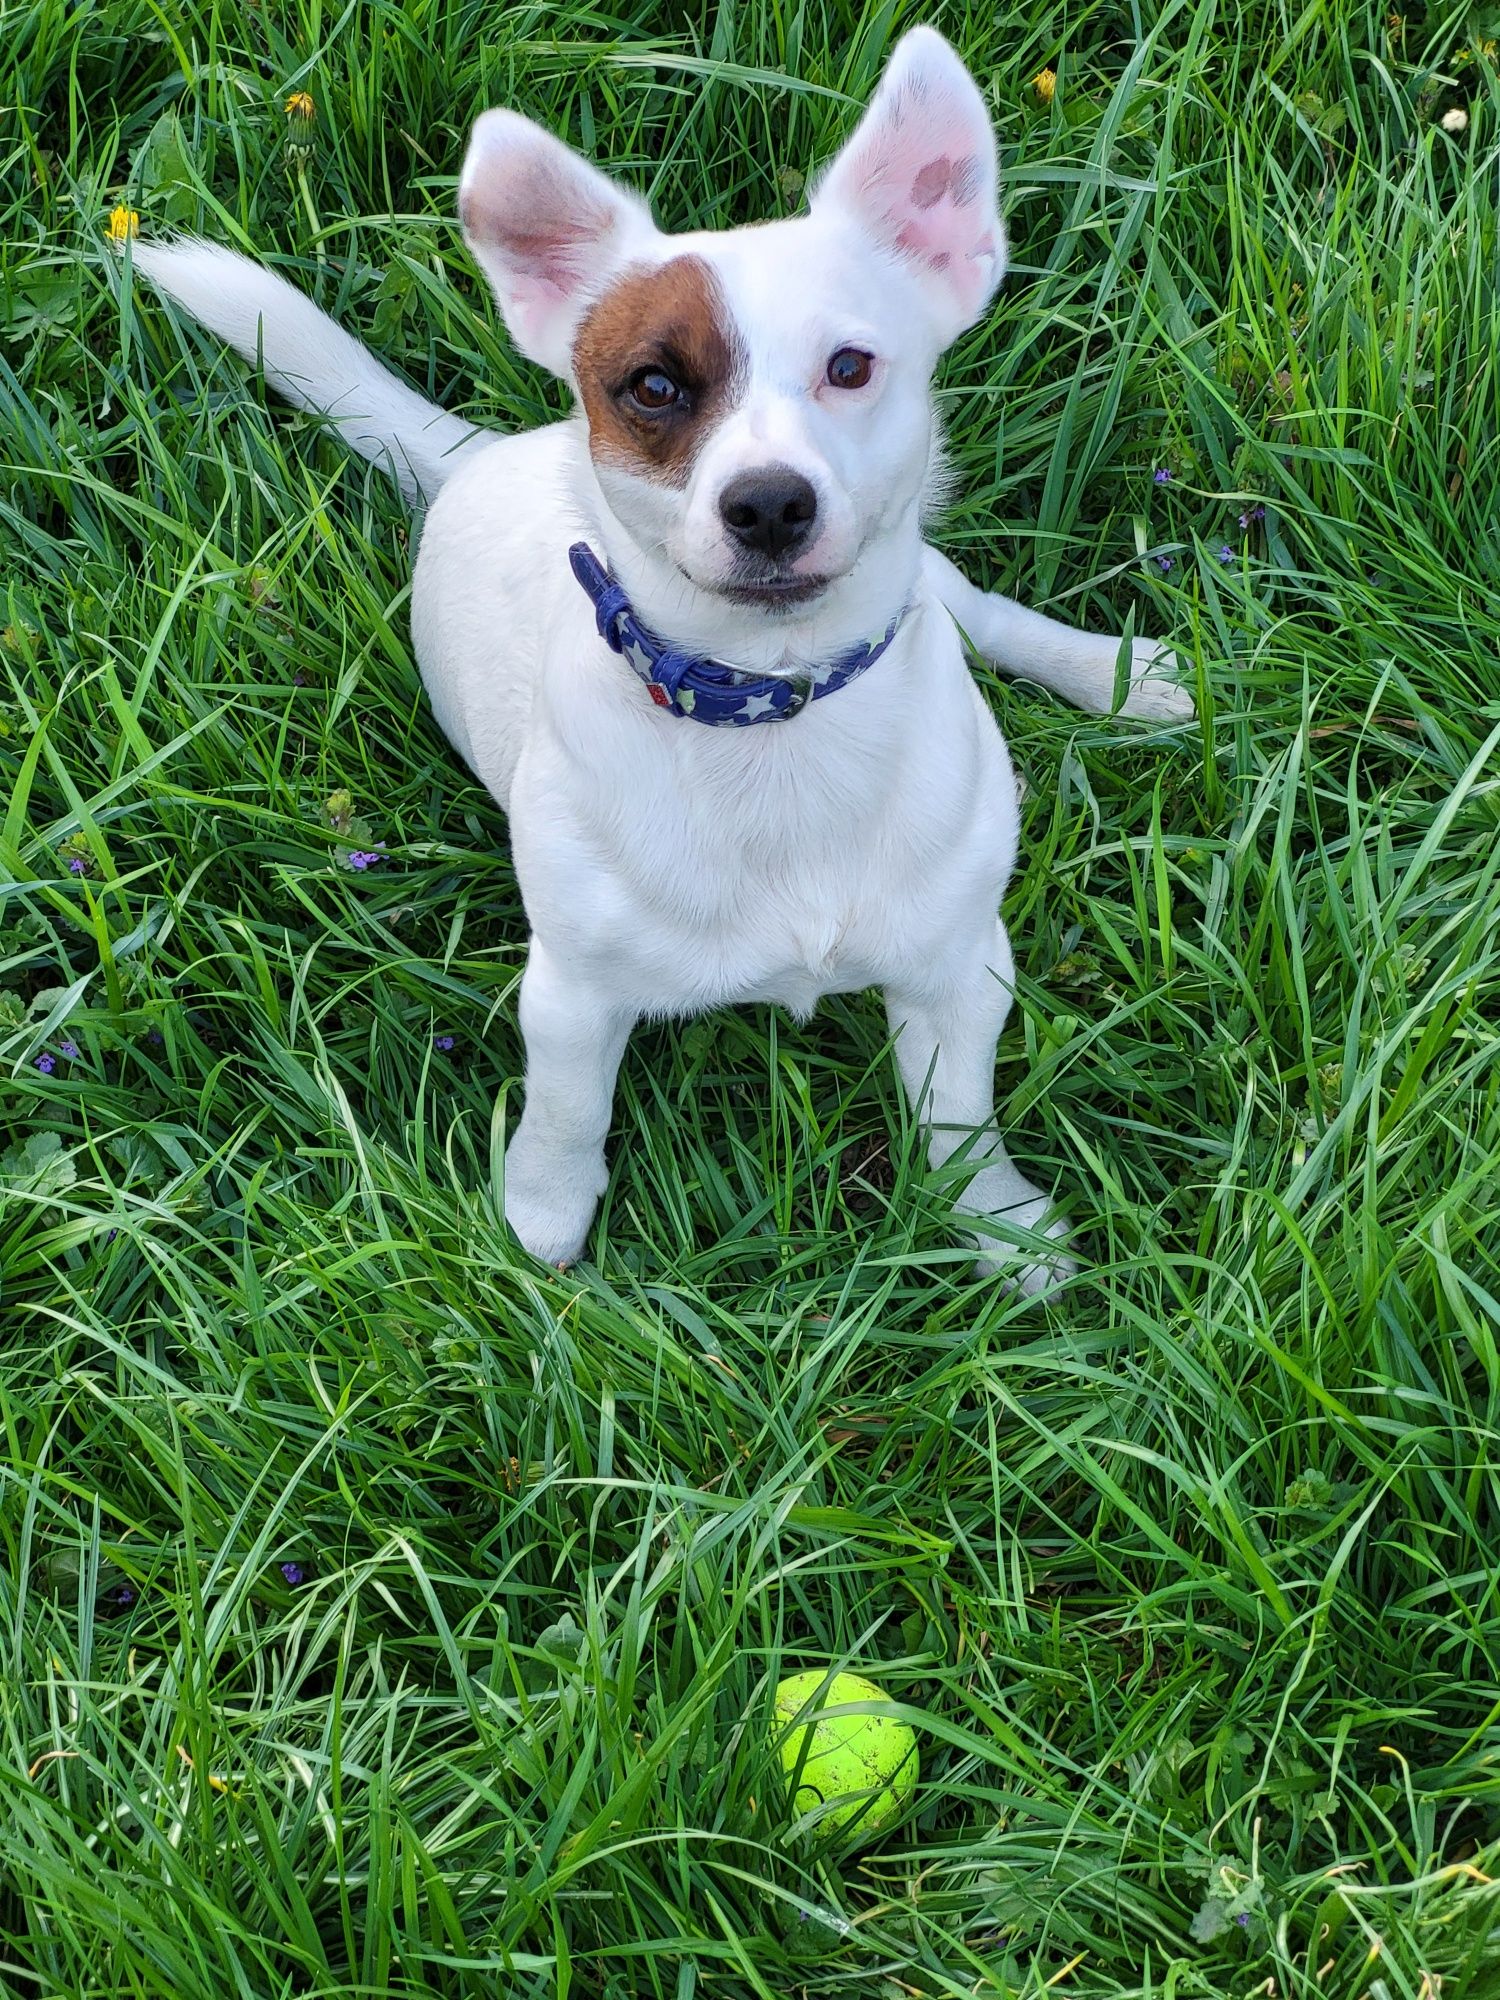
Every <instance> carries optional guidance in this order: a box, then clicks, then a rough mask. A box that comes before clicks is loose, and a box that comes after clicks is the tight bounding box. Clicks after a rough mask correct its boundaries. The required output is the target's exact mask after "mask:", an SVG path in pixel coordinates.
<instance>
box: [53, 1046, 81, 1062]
mask: <svg viewBox="0 0 1500 2000" xmlns="http://www.w3.org/2000/svg"><path fill="white" fill-rule="evenodd" d="M57 1046H58V1049H59V1050H60V1052H61V1053H62V1054H63V1055H65V1056H66V1057H67V1059H68V1061H69V1062H77V1060H78V1044H77V1042H59V1043H58V1045H57Z"/></svg>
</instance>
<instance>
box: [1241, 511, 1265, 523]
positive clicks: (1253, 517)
mask: <svg viewBox="0 0 1500 2000" xmlns="http://www.w3.org/2000/svg"><path fill="white" fill-rule="evenodd" d="M1265 518H1266V510H1265V508H1264V507H1247V508H1246V509H1245V511H1244V513H1243V514H1241V516H1240V526H1241V527H1242V528H1248V527H1250V526H1252V525H1253V523H1255V522H1256V521H1263V520H1264V519H1265Z"/></svg>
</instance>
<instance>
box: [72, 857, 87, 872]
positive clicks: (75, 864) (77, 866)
mask: <svg viewBox="0 0 1500 2000" xmlns="http://www.w3.org/2000/svg"><path fill="white" fill-rule="evenodd" d="M88 872H89V864H88V863H87V862H86V861H85V860H84V858H83V856H82V855H81V854H75V855H74V856H73V859H72V860H71V861H70V862H69V863H68V873H69V874H70V875H87V873H88Z"/></svg>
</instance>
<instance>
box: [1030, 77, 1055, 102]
mask: <svg viewBox="0 0 1500 2000" xmlns="http://www.w3.org/2000/svg"><path fill="white" fill-rule="evenodd" d="M1031 87H1032V89H1033V90H1034V91H1035V92H1036V94H1037V101H1038V103H1041V104H1050V103H1051V102H1052V99H1053V96H1054V95H1055V94H1056V91H1057V71H1056V70H1055V69H1042V70H1038V71H1037V73H1036V75H1035V76H1034V77H1033V78H1032V79H1031Z"/></svg>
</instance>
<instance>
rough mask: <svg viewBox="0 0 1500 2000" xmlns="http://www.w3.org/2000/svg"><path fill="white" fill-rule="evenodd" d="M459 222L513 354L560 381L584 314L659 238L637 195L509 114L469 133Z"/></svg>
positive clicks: (490, 117)
mask: <svg viewBox="0 0 1500 2000" xmlns="http://www.w3.org/2000/svg"><path fill="white" fill-rule="evenodd" d="M458 212H459V216H460V218H461V220H462V222H463V227H464V236H465V238H466V239H467V241H468V245H469V248H470V250H472V251H473V253H474V257H475V260H476V261H477V262H478V264H479V266H480V268H481V269H482V270H483V271H484V273H485V276H486V277H487V278H488V279H489V281H490V283H491V285H492V286H493V287H494V290H495V297H496V299H497V300H498V301H499V305H500V311H501V313H502V314H503V315H504V318H505V324H506V325H507V326H508V327H509V328H510V332H511V337H512V339H513V340H514V341H515V343H516V345H517V347H519V348H520V349H521V352H522V353H523V354H528V355H530V357H531V359H532V360H533V361H540V362H541V364H542V365H543V367H545V368H550V369H551V370H552V372H553V373H554V374H555V375H561V376H564V377H569V376H570V375H571V366H572V352H573V337H574V335H575V334H576V333H577V331H578V325H579V322H580V320H581V319H582V318H583V315H584V313H585V311H586V310H587V308H588V306H589V305H590V303H591V302H592V301H593V300H594V299H596V298H597V297H598V296H599V294H600V293H601V292H602V291H604V290H605V289H606V288H607V286H608V285H609V283H610V281H611V279H612V278H613V277H614V276H615V275H616V273H617V272H618V271H619V270H620V269H621V268H622V266H624V265H625V264H627V263H629V262H630V261H631V260H632V259H633V258H634V257H636V256H638V255H639V254H641V253H642V252H643V251H645V250H646V249H647V247H648V246H649V245H650V243H651V241H652V240H653V239H654V237H655V236H656V233H657V232H656V226H655V224H654V223H653V222H652V220H651V211H650V210H649V209H648V208H647V206H646V204H645V202H644V201H642V200H641V198H640V196H639V195H636V194H632V193H631V192H630V191H629V190H628V189H626V188H622V187H618V186H617V185H616V184H615V182H613V181H611V180H607V179H606V178H605V176H604V175H603V174H601V173H600V172H599V171H598V169H597V168H595V167H591V166H590V165H589V164H588V162H587V161H586V160H583V159H580V158H579V156H578V154H577V153H575V152H573V151H571V149H570V148H569V147H567V146H565V145H564V144H563V143H562V141H561V140H560V139H554V138H553V136H552V134H551V133H550V132H544V131H543V130H542V128H541V126H540V125H534V124H533V123H532V122H531V120H530V119H529V118H522V117H521V116H520V114H519V113H518V112H515V111H486V112H485V113H484V115H483V116H482V117H481V118H480V119H479V120H478V122H477V123H476V124H475V126H474V130H473V133H472V134H471V136H470V139H469V150H468V152H467V153H466V154H465V156H464V166H463V172H462V174H461V175H460V176H459V182H458Z"/></svg>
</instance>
